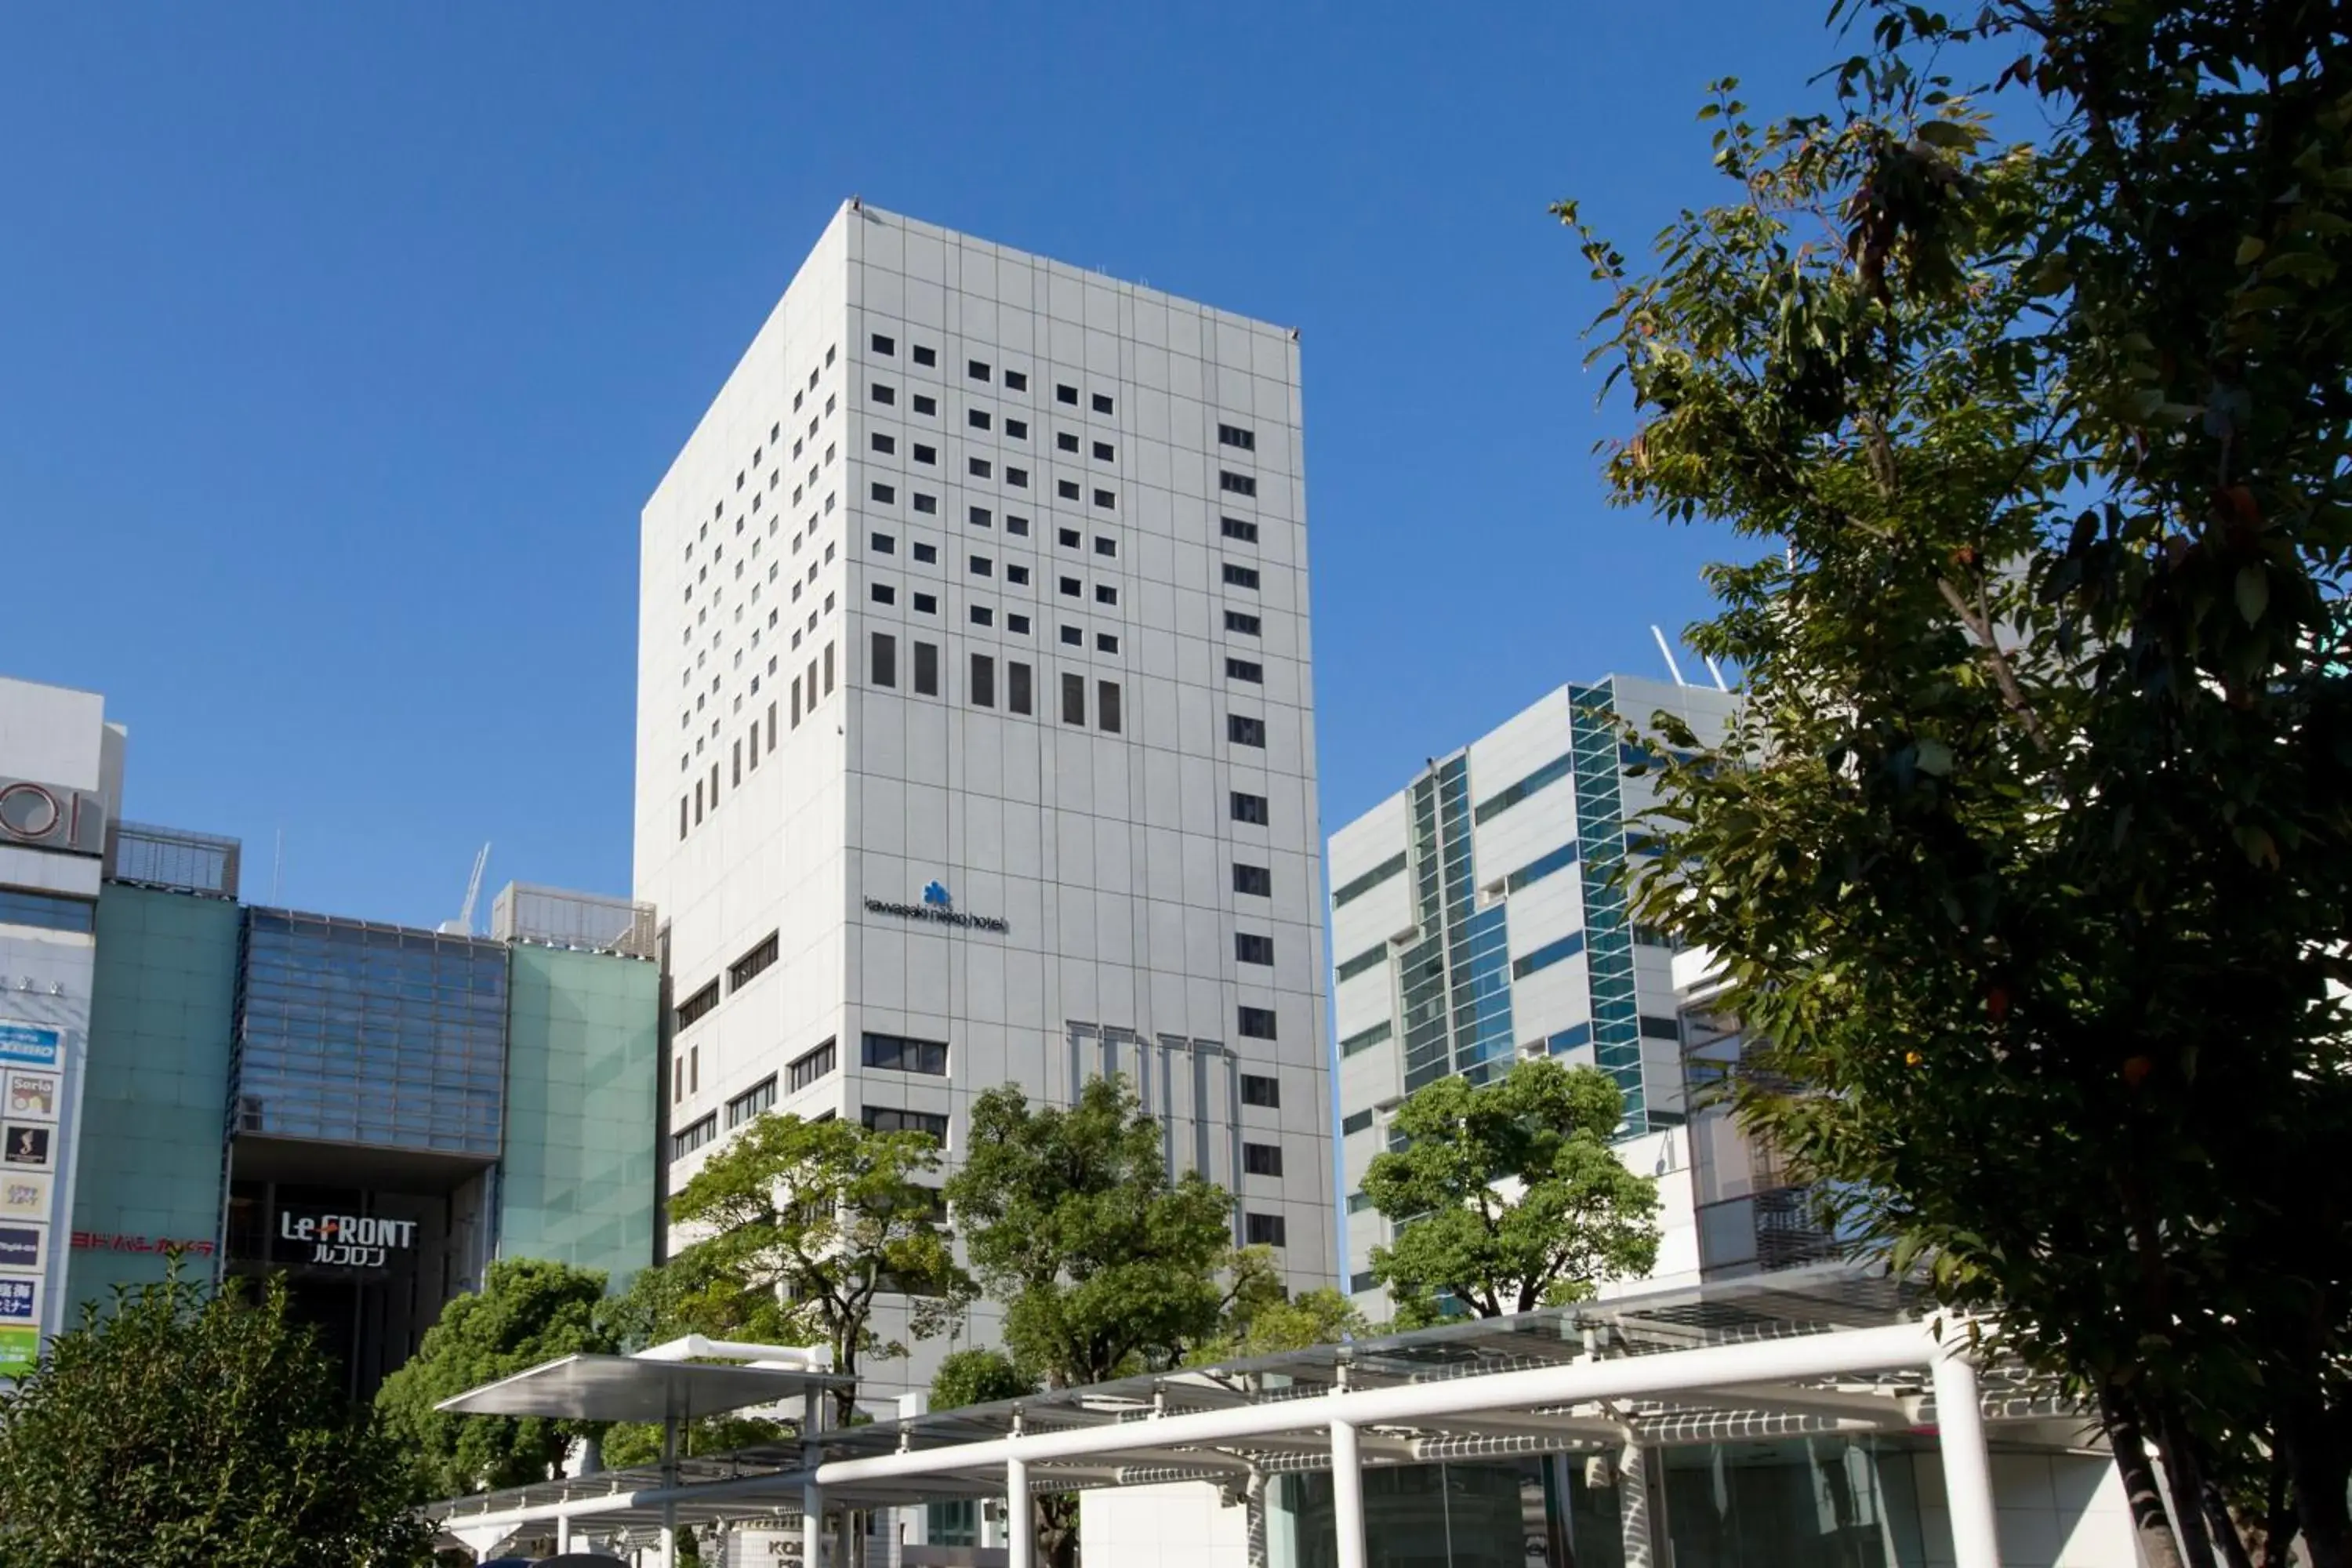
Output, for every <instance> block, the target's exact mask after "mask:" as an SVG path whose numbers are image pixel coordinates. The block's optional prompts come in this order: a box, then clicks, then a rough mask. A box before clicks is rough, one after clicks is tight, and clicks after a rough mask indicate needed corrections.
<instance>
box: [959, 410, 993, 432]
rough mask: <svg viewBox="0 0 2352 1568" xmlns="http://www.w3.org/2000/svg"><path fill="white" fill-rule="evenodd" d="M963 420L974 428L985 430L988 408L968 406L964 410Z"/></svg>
mask: <svg viewBox="0 0 2352 1568" xmlns="http://www.w3.org/2000/svg"><path fill="white" fill-rule="evenodd" d="M963 422H964V423H965V424H967V425H969V426H971V427H972V428H973V429H975V430H985V429H987V428H988V410H987V409H985V408H968V409H966V410H965V411H964V416H963Z"/></svg>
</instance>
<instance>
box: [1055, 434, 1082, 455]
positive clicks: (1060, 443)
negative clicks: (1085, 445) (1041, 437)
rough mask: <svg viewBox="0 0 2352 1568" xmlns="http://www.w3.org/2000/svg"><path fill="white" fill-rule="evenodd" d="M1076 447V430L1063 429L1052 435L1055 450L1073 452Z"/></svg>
mask: <svg viewBox="0 0 2352 1568" xmlns="http://www.w3.org/2000/svg"><path fill="white" fill-rule="evenodd" d="M1077 449H1078V437H1077V432H1076V431H1074V430H1064V431H1062V432H1061V433H1059V434H1058V435H1056V436H1055V437H1054V450H1055V451H1057V452H1075V451H1076V450H1077Z"/></svg>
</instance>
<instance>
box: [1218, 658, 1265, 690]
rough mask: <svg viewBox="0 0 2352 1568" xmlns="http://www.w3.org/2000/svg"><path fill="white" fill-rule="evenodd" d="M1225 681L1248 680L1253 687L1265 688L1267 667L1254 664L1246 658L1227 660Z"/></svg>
mask: <svg viewBox="0 0 2352 1568" xmlns="http://www.w3.org/2000/svg"><path fill="white" fill-rule="evenodd" d="M1225 679H1227V680H1246V681H1248V682H1249V683H1250V684H1251V685H1253V686H1263V685H1265V666H1264V665H1262V664H1253V663H1251V662H1250V661H1249V660H1248V659H1245V658H1229V659H1227V660H1225Z"/></svg>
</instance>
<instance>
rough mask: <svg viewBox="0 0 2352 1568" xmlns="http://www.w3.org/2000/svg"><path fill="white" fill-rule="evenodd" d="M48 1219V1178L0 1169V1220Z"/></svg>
mask: <svg viewBox="0 0 2352 1568" xmlns="http://www.w3.org/2000/svg"><path fill="white" fill-rule="evenodd" d="M48 1217H49V1178H48V1177H47V1175H46V1174H43V1173H37V1172H32V1171H11V1170H8V1169H6V1168H5V1167H0V1220H6V1219H37V1220H45V1219H47V1218H48Z"/></svg>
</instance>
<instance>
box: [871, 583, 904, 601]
mask: <svg viewBox="0 0 2352 1568" xmlns="http://www.w3.org/2000/svg"><path fill="white" fill-rule="evenodd" d="M870 592H871V593H872V594H873V595H874V602H875V603H876V604H877V605H895V604H897V603H898V589H896V588H893V587H892V586H890V584H887V583H877V584H874V586H873V588H872V589H871V590H870Z"/></svg>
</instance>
